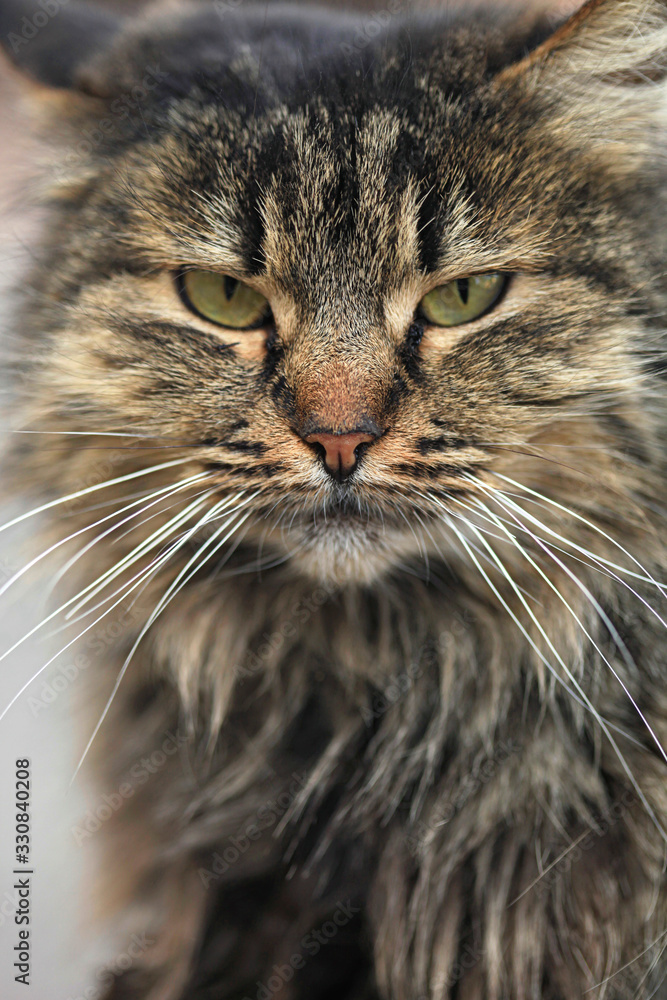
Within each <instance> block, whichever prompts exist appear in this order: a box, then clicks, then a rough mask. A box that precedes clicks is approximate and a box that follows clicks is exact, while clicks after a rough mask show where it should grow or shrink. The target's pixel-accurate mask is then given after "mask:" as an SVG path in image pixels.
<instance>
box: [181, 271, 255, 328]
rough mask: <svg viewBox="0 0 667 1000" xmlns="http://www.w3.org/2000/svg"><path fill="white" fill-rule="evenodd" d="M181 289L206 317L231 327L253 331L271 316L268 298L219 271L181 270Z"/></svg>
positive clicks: (191, 305)
mask: <svg viewBox="0 0 667 1000" xmlns="http://www.w3.org/2000/svg"><path fill="white" fill-rule="evenodd" d="M177 283H178V290H179V292H180V295H181V298H182V299H183V301H184V302H185V304H186V306H188V308H189V309H191V310H192V312H194V313H196V314H197V315H198V316H201V317H203V319H207V320H209V321H210V322H211V323H217V324H218V325H219V326H226V327H229V328H231V329H232V330H253V329H256V328H257V327H260V326H264V324H265V323H266V322H267V320H269V319H270V318H271V307H270V306H269V303H268V300H267V299H266V298H265V297H264V296H263V295H261V294H260V293H259V292H256V291H255V289H254V288H251V287H250V285H246V284H244V282H242V281H237V279H236V278H230V276H229V275H228V274H219V273H218V272H216V271H198V270H192V271H181V273H180V274H179V275H178V278H177Z"/></svg>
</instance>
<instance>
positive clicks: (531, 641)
mask: <svg viewBox="0 0 667 1000" xmlns="http://www.w3.org/2000/svg"><path fill="white" fill-rule="evenodd" d="M434 499H435V498H434ZM450 527H451V529H452V530H453V531H454V532H456V534H457V535H458V537H459V539H460V541H461V543H462V545H463V546H464V548H465V549H466V550H467V551H468V554H469V556H470V558H471V559H472V560H473V562H474V563H475V565H476V567H477V569H478V570H479V572H480V573H481V574H482V576H483V578H484V580H485V581H486V583H487V585H488V586H489V587H490V588H491V590H492V592H493V593H494V594H495V596H496V597H497V599H498V600H499V601H500V603H501V605H502V606H503V607H504V608H505V610H506V611H507V613H508V614H509V615H510V617H511V618H512V620H513V621H514V623H515V624H516V625H517V626H518V628H519V630H520V631H521V633H522V635H523V636H524V638H525V639H526V640H527V641H528V643H529V644H530V646H531V648H532V649H533V650H534V652H535V653H536V654H537V656H538V657H539V658H540V660H541V661H542V662H543V663H544V665H545V666H546V667H547V668H548V669H549V670H550V671H551V672H552V674H553V675H554V676H555V677H556V678H558V672H557V671H555V670H554V668H553V666H552V664H550V663H549V661H548V660H547V659H546V657H545V656H544V654H543V653H542V651H541V650H540V648H539V647H538V646H537V644H536V643H535V641H534V639H533V638H532V636H531V635H530V634H529V632H528V631H527V629H526V628H525V626H524V625H523V623H522V622H521V621H520V619H519V618H518V617H517V615H516V614H515V613H514V611H512V609H511V608H510V606H509V604H508V603H507V601H506V600H505V598H504V597H503V596H502V594H501V593H500V591H499V590H498V588H497V587H496V586H495V584H494V583H493V581H492V580H491V579H490V577H489V576H488V574H487V573H486V572H485V570H484V569H483V567H482V566H481V564H480V563H479V561H478V560H477V559H476V558H475V556H474V555H473V552H472V550H471V548H470V546H469V545H468V542H467V540H466V539H465V536H464V535H463V534H462V532H460V531H459V530H458V528H456V526H455V525H454V524H451V522H450ZM469 527H470V528H471V530H473V531H474V532H476V533H477V529H476V527H475V525H474V524H472V523H470V524H469ZM478 537H480V540H481V541H482V542H484V543H485V540H484V539H483V536H482V535H481V533H479V536H478ZM485 544H487V547H488V548H489V549H490V550H491V554H492V555H493V556H494V557H495V559H496V561H497V564H498V567H499V569H500V570H501V572H502V573H503V575H504V576H505V578H506V579H507V581H508V583H509V584H510V586H511V587H512V588H513V590H514V592H515V593H516V594H517V597H518V598H519V600H520V601H521V603H522V605H523V607H524V608H525V610H526V611H527V613H528V615H529V616H530V617H531V620H532V621H533V622H534V624H535V626H536V627H537V629H538V631H539V632H540V634H541V635H542V636H543V638H544V639H545V641H546V642H547V644H548V646H549V648H550V649H551V650H552V651H553V652H554V654H555V656H556V659H557V660H558V662H559V663H560V665H561V666H562V668H563V670H564V671H565V673H566V674H567V676H568V678H569V680H570V682H571V683H572V684H573V685H574V686H575V688H576V689H577V691H578V692H579V693H580V695H581V697H582V698H583V699H584V700H585V702H586V705H587V706H588V708H589V710H590V712H591V714H592V715H593V717H594V718H595V720H596V721H597V723H598V725H599V726H600V728H601V729H602V731H603V732H604V733H605V735H606V737H607V739H608V740H609V742H610V744H611V746H612V747H613V749H614V752H615V753H616V755H617V757H618V759H619V761H620V763H621V766H622V768H623V770H624V771H625V773H626V775H627V777H628V779H629V781H630V782H631V784H632V786H633V788H634V789H635V791H636V792H637V795H638V797H639V799H640V801H641V802H642V805H643V806H644V808H645V809H646V811H647V814H648V815H649V816H650V817H651V819H652V820H653V822H654V824H655V826H656V829H657V830H658V831H659V832H660V834H661V836H662V837H663V838H664V839H665V840H666V841H667V833H666V832H665V831H664V830H663V828H662V826H661V825H660V823H659V821H658V819H657V817H656V816H655V813H654V812H653V809H652V808H651V806H650V804H649V802H648V800H647V799H646V796H645V795H644V793H643V792H642V790H641V788H640V787H639V784H638V783H637V780H636V778H635V776H634V775H633V773H632V771H631V770H630V768H629V766H628V764H627V761H626V760H625V758H624V756H623V754H622V753H621V751H620V749H619V747H618V744H617V743H616V741H615V739H614V737H613V736H612V735H611V732H610V730H609V727H608V726H607V724H606V722H605V721H604V719H603V718H602V716H601V715H600V713H599V712H598V711H597V709H596V708H595V706H594V705H593V702H592V701H591V700H590V698H589V697H588V695H587V694H586V692H585V690H584V689H583V688H582V687H581V685H580V684H579V682H578V681H577V679H576V677H575V676H574V674H573V673H572V671H571V670H570V668H569V667H568V666H567V664H566V662H565V660H564V659H563V657H562V656H560V654H559V653H558V651H557V649H556V648H555V646H554V644H553V643H552V641H551V639H550V638H549V637H548V635H547V634H546V632H545V631H544V628H543V627H542V625H541V624H540V622H539V621H538V620H537V618H536V617H535V615H534V614H533V611H532V609H531V608H530V607H529V605H528V604H527V602H526V601H525V599H524V597H523V595H522V594H521V592H520V590H519V588H518V587H517V586H516V584H515V582H514V580H513V579H512V577H511V576H510V574H509V573H508V572H507V570H506V569H505V567H504V566H503V564H502V562H501V561H500V560H499V559H498V557H497V555H496V553H495V552H494V551H493V550H492V549H491V547H490V546H488V543H485ZM515 544H516V546H517V548H518V549H519V551H520V552H521V553H522V554H523V555H524V557H525V558H526V559H527V560H528V562H529V563H530V564H531V565H532V566H533V568H534V569H536V570H537V572H538V573H539V574H540V575H541V576H543V578H544V579H545V581H546V582H547V583H549V582H550V581H549V580H548V577H547V576H546V574H544V573H543V571H542V570H541V569H540V567H539V566H538V565H537V564H536V563H535V561H534V560H533V559H531V557H530V555H529V554H528V553H527V552H526V551H525V550H524V549H523V547H522V546H520V545H519V543H518V542H516V540H515ZM557 593H558V596H559V597H560V598H561V599H562V600H563V601H565V599H564V598H563V597H562V595H561V594H560V592H559V591H557ZM566 606H567V604H566Z"/></svg>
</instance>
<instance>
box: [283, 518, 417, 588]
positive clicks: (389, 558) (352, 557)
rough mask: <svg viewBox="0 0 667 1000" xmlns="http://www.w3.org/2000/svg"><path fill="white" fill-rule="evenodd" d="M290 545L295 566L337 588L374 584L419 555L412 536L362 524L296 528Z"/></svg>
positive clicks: (309, 575) (351, 523) (347, 523)
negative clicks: (348, 584)
mask: <svg viewBox="0 0 667 1000" xmlns="http://www.w3.org/2000/svg"><path fill="white" fill-rule="evenodd" d="M286 541H287V539H286ZM288 542H289V551H290V555H291V562H292V563H293V565H294V566H295V567H296V568H297V569H298V570H299V571H300V572H301V573H303V574H304V575H305V576H308V577H310V578H311V579H313V580H317V581H318V582H320V583H326V584H329V585H334V586H336V585H341V584H345V583H361V584H370V583H373V582H374V581H375V580H377V579H378V578H379V577H381V576H383V575H384V574H385V573H387V572H388V571H390V570H391V569H393V568H394V566H395V565H396V563H397V562H400V561H401V560H402V559H404V558H406V557H410V556H414V555H417V554H418V553H419V549H418V547H417V544H416V541H415V538H414V536H413V535H412V533H411V532H401V531H396V530H392V529H386V530H385V529H384V528H382V527H378V526H375V525H368V524H364V523H363V522H359V521H330V522H329V523H327V524H324V523H321V524H319V525H318V526H317V527H313V528H310V529H305V530H304V529H303V528H294V529H293V530H291V531H290V532H289V538H288Z"/></svg>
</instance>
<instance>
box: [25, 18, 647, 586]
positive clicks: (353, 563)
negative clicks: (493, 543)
mask: <svg viewBox="0 0 667 1000" xmlns="http://www.w3.org/2000/svg"><path fill="white" fill-rule="evenodd" d="M389 22H390V23H389V26H388V27H385V28H383V30H382V33H381V35H380V36H379V37H377V38H376V39H375V40H373V41H372V42H371V41H368V42H367V43H365V44H363V45H360V43H359V31H360V27H361V26H363V24H364V21H363V19H361V18H356V19H355V18H353V17H351V16H350V15H338V16H337V17H336V16H334V15H333V14H322V13H312V12H308V11H307V10H302V9H292V8H288V9H283V10H281V11H279V12H278V11H272V13H271V15H270V16H267V18H266V19H263V18H262V17H261V16H260V14H259V13H258V12H257V11H254V10H251V11H250V12H249V13H245V14H244V13H240V14H238V15H234V16H231V17H230V16H228V17H227V20H226V21H225V20H224V19H223V20H222V21H221V20H220V17H219V16H218V14H216V13H215V12H214V11H206V12H203V13H201V12H200V13H197V14H188V15H184V16H183V17H181V18H176V19H175V20H174V21H173V22H169V23H168V24H167V25H166V26H164V25H163V26H161V27H160V28H159V29H158V28H157V26H153V27H149V28H148V29H146V28H142V29H141V31H140V32H139V33H137V32H134V33H132V32H130V33H129V35H128V36H127V37H122V38H121V40H120V42H119V41H116V43H115V44H114V46H112V50H111V54H107V55H103V56H101V57H98V59H97V61H94V62H93V63H92V64H91V66H90V67H88V68H87V69H86V70H85V71H84V72H83V73H81V74H80V77H81V80H82V81H83V83H82V86H84V87H85V88H86V89H88V90H89V91H95V92H96V94H97V97H96V98H94V99H93V98H90V100H91V101H93V100H94V101H95V115H94V116H92V117H91V110H90V107H84V108H83V110H82V111H81V112H78V111H77V118H76V125H75V127H76V129H78V130H79V135H80V134H82V133H81V131H80V130H81V129H82V128H84V129H85V130H86V131H84V133H83V134H84V135H85V136H87V137H88V138H87V139H86V140H85V142H86V143H87V146H90V147H91V149H90V150H89V149H88V148H87V147H84V146H83V144H82V143H81V141H80V142H79V146H81V147H82V148H84V152H83V153H81V154H77V155H75V156H74V158H73V159H72V154H71V153H70V154H69V156H70V161H69V173H68V180H67V183H66V184H65V185H64V187H63V189H64V191H65V194H64V195H63V196H62V200H61V204H60V209H59V212H60V220H61V222H60V224H59V231H58V239H57V246H56V245H55V244H54V246H53V250H52V253H53V257H52V262H51V267H50V269H49V273H48V274H47V275H46V276H44V277H42V278H41V279H40V281H41V291H42V294H43V296H44V297H45V299H46V301H47V302H48V303H49V307H48V308H46V307H45V306H43V305H42V307H41V311H40V312H39V322H41V323H42V324H43V323H44V322H45V321H46V322H47V325H48V327H49V329H50V334H49V338H48V346H47V347H46V352H47V355H48V357H47V358H46V360H45V361H44V363H43V365H40V366H39V368H38V370H37V371H36V372H35V373H34V375H33V377H34V378H35V379H36V380H37V382H38V384H40V385H42V386H44V387H45V392H44V395H43V396H42V397H41V399H40V404H39V406H40V410H41V412H40V417H39V419H41V420H44V419H45V417H46V418H49V419H54V420H57V422H58V426H65V427H71V428H72V429H78V430H84V431H85V432H86V433H95V432H100V433H109V432H110V431H117V430H125V431H127V432H136V433H137V434H139V435H142V436H143V437H145V438H148V439H149V441H150V442H152V443H153V444H154V446H155V450H154V452H151V453H150V454H151V461H153V460H154V461H159V460H160V456H164V454H165V452H164V449H171V451H169V452H167V457H169V455H172V454H178V455H181V454H182V455H183V456H184V457H185V458H187V459H188V463H187V464H186V465H184V466H183V469H182V470H179V472H178V474H179V475H183V476H186V475H193V474H196V473H197V472H198V471H200V470H201V471H204V472H206V473H211V474H212V475H213V476H214V482H215V484H216V487H218V488H219V494H218V493H216V495H215V496H214V497H213V498H212V500H211V503H213V502H216V501H217V499H218V496H219V495H223V496H224V495H231V494H233V495H237V494H238V495H241V496H243V498H244V500H245V501H247V503H248V508H247V510H248V517H247V520H246V522H245V527H244V531H245V535H244V538H245V543H246V544H250V545H255V546H256V545H258V544H260V543H261V544H262V546H266V547H267V548H268V550H275V551H276V552H277V553H278V555H279V557H281V558H288V559H289V560H291V561H292V563H293V564H294V565H295V567H297V568H298V569H299V571H303V572H306V573H308V574H309V575H313V576H317V577H319V578H325V579H335V580H337V581H346V580H354V581H357V582H359V581H361V582H364V581H370V580H372V579H374V578H376V577H377V576H378V575H380V574H382V573H385V572H387V571H390V570H392V569H394V568H396V567H397V566H399V565H403V564H405V563H406V562H411V561H415V560H419V559H421V557H422V554H423V552H424V550H428V552H429V553H430V554H431V555H434V554H438V553H440V554H443V553H444V554H445V556H446V555H447V554H448V552H449V550H450V549H451V546H452V541H451V538H452V536H451V531H449V530H448V528H447V524H446V523H445V520H446V518H447V517H448V518H449V523H450V524H451V518H452V517H454V518H455V517H456V516H457V513H458V514H464V513H465V511H466V510H467V511H468V513H469V512H470V505H471V504H474V503H475V502H476V500H477V499H479V498H482V499H484V498H485V497H486V496H488V492H486V491H488V490H489V489H492V488H493V486H494V484H495V485H496V486H497V485H498V484H499V482H500V480H499V479H498V477H499V476H505V475H507V476H510V477H512V476H520V477H521V480H522V483H523V484H524V485H528V486H529V487H533V488H535V489H538V490H539V491H544V490H545V489H546V490H548V491H549V493H550V495H552V496H553V495H554V489H555V491H556V494H557V497H558V499H559V500H561V501H563V502H564V503H571V502H572V499H573V497H574V496H575V495H577V497H578V502H579V503H581V504H583V505H584V506H585V503H586V499H585V494H586V487H587V486H588V483H589V478H588V477H589V475H590V466H589V460H590V456H591V455H592V454H594V453H596V451H597V452H599V453H600V455H599V456H597V455H596V459H595V461H596V463H597V465H596V483H595V485H596V490H595V491H593V492H594V494H595V495H594V496H593V493H590V491H589V498H588V499H589V501H590V502H589V506H593V505H594V504H599V503H600V490H601V489H603V487H604V484H606V485H607V486H608V488H609V489H610V490H618V489H619V488H620V489H621V490H623V489H624V486H623V482H622V480H623V476H626V475H628V476H630V475H632V476H636V475H643V474H644V472H643V470H644V467H645V466H646V463H647V455H648V454H649V453H650V451H651V447H652V439H651V427H650V420H649V419H648V417H647V415H646V413H644V412H642V409H643V406H644V400H645V397H644V395H643V393H644V386H645V382H644V381H642V380H644V379H645V358H644V357H642V355H641V350H640V349H639V345H641V343H642V338H645V337H646V334H647V330H648V329H649V328H650V325H651V320H650V317H651V315H652V314H653V313H654V311H655V302H656V295H659V294H661V293H660V290H659V288H658V284H659V283H657V282H656V279H657V268H656V259H657V258H659V253H658V250H657V239H658V237H657V236H656V232H655V229H656V219H655V217H651V216H650V215H649V216H647V213H646V205H647V204H650V203H651V202H654V203H655V204H656V205H657V203H658V201H659V198H660V196H659V195H658V191H659V186H660V183H659V176H658V172H657V170H654V169H653V167H652V166H651V163H652V159H651V157H652V153H653V147H651V146H650V143H649V139H648V138H647V137H648V134H649V133H650V130H651V127H652V126H651V125H648V124H647V122H649V120H650V121H653V119H652V118H651V116H652V115H653V114H654V113H655V108H654V106H653V104H651V105H650V107H649V106H648V104H647V106H646V107H644V105H643V104H642V101H649V102H650V101H655V98H654V97H653V91H651V96H650V98H645V97H644V96H643V88H640V87H638V86H632V85H631V81H629V80H623V79H620V78H619V81H617V83H616V85H614V86H612V84H611V83H609V82H607V83H600V79H602V74H600V79H598V80H596V81H594V82H593V81H590V80H589V85H590V87H591V100H590V108H585V107H582V100H583V98H582V93H583V86H584V85H583V83H582V80H581V75H580V76H577V71H576V66H575V67H574V68H572V67H570V73H571V76H570V77H569V78H568V77H567V76H566V75H565V70H564V68H563V67H559V66H558V65H557V64H558V51H557V49H556V51H551V50H548V51H546V50H545V51H544V52H543V53H542V55H541V56H540V55H539V50H538V56H537V57H536V56H535V55H534V54H533V56H532V57H531V56H529V57H527V59H526V60H524V62H523V63H521V62H520V61H518V55H519V54H520V53H522V52H523V51H524V50H525V51H528V50H529V48H530V46H531V45H532V51H533V53H535V48H534V45H535V42H534V39H533V37H532V35H530V33H528V34H526V32H525V31H524V33H523V34H519V35H517V30H518V29H515V30H513V31H510V30H509V29H506V30H505V33H503V31H501V30H500V29H499V28H497V27H494V28H489V27H488V18H487V20H486V22H485V23H486V24H487V27H485V28H482V24H481V22H478V21H477V20H473V22H472V23H468V24H467V23H466V22H465V20H462V19H461V17H460V15H457V16H455V17H452V16H448V17H445V16H443V15H440V16H433V15H429V16H428V17H424V18H422V19H420V18H415V19H413V20H412V21H411V22H410V23H409V24H408V23H407V22H406V21H404V20H403V19H402V18H401V17H400V16H398V14H396V15H395V16H392V18H390V19H389ZM593 22H595V19H594V18H593ZM593 26H594V27H595V23H593ZM535 30H537V29H535ZM529 41H530V45H529ZM550 44H553V43H551V42H550V40H547V42H545V43H544V45H546V46H547V47H548V46H549V45H550ZM462 52H464V53H465V54H464V55H461V53H462ZM626 55H627V54H626ZM567 58H568V59H569V60H570V62H571V53H569V54H568V56H567ZM623 58H624V56H623V54H622V53H621V54H620V55H619V56H618V60H620V61H619V62H618V68H619V69H622V68H627V67H626V63H627V62H628V59H627V58H626V61H625V62H623ZM531 59H532V60H533V61H534V63H535V64H539V63H540V60H541V61H542V65H540V66H539V74H538V76H535V72H536V71H535V70H534V65H533V62H531ZM635 61H636V60H635ZM554 63H555V64H556V68H554ZM146 65H149V66H150V67H152V68H151V74H152V75H151V78H150V84H148V83H147V82H146V80H147V76H146ZM545 67H550V68H545ZM586 73H587V74H588V75H589V76H590V71H589V69H588V68H587V69H586ZM142 74H143V76H142ZM112 81H113V83H112ZM141 81H143V84H142V83H141ZM557 83H560V84H561V85H563V83H564V85H565V86H566V87H568V88H569V92H568V93H566V94H565V95H564V94H563V93H562V92H559V89H558V86H557ZM141 86H143V90H144V93H143V95H142V98H141V105H140V106H139V107H134V108H133V107H132V99H133V98H132V94H133V93H135V94H136V92H137V88H141ZM603 87H606V88H607V90H608V91H609V92H610V93H609V94H607V95H604V94H602V92H601V88H603ZM656 89H657V88H654V90H656ZM640 90H641V94H640ZM593 91H594V93H592V92H593ZM119 95H120V96H119ZM128 95H130V96H129V97H128ZM603 97H604V98H605V102H604V103H603V102H602V99H603ZM629 102H631V103H632V105H633V107H632V111H631V112H630V110H629V108H628V104H629ZM84 103H85V102H84ZM602 108H604V109H605V110H604V114H603V112H602V110H601V109H602ZM601 120H602V124H600V121H601ZM84 122H85V125H84V124H82V123H84ZM592 122H597V124H591V123H592ZM75 148H76V147H75ZM638 186H641V191H639V190H638ZM480 289H481V291H480ZM471 295H473V296H479V298H478V299H477V298H474V297H473V299H471V298H470V296H471ZM235 310H236V311H235ZM72 358H75V359H76V364H75V366H74V367H72V364H71V359H72ZM630 446H632V448H633V449H634V450H633V455H634V458H633V459H632V461H630V462H628V461H627V460H626V457H625V456H626V455H627V452H628V448H629V447H630ZM147 447H148V446H147ZM161 449H162V450H161ZM619 454H623V455H624V457H623V458H621V459H620V461H619V460H617V456H618V455H619ZM128 461H130V458H129V457H128ZM132 461H135V462H136V455H134V456H132ZM633 463H634V464H635V465H638V466H639V470H640V471H639V472H637V470H636V469H633V467H632V466H633ZM73 482H74V480H73ZM601 484H602V485H601Z"/></svg>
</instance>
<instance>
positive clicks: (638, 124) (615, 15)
mask: <svg viewBox="0 0 667 1000" xmlns="http://www.w3.org/2000/svg"><path fill="white" fill-rule="evenodd" d="M666 79H667V0H588V2H587V3H585V4H584V5H583V6H582V7H581V8H580V9H579V10H578V11H577V12H576V13H575V14H573V15H572V17H570V18H569V20H567V21H566V22H565V23H564V24H563V25H561V27H560V28H558V29H557V30H556V31H555V32H554V33H553V34H552V35H551V36H550V37H549V38H547V39H546V41H543V42H542V44H541V45H539V46H538V47H537V48H536V49H534V50H533V51H532V52H531V53H530V54H529V55H527V56H525V57H524V58H522V59H521V60H520V61H519V62H516V63H514V64H513V65H510V66H508V67H506V68H505V69H503V70H501V72H500V73H499V74H498V75H497V76H496V78H495V86H497V87H498V88H500V89H502V90H503V91H504V92H505V93H506V94H508V95H510V99H511V101H512V103H513V104H514V105H515V106H520V105H521V103H522V101H523V100H525V98H526V97H528V98H529V99H530V100H531V101H535V102H537V105H538V106H541V108H542V110H543V112H544V114H545V116H547V117H548V118H549V121H550V124H551V129H552V131H553V132H555V133H556V134H560V135H561V136H562V137H563V140H564V141H565V142H566V143H568V144H570V143H572V141H574V143H575V144H576V146H577V147H578V148H579V149H581V151H582V152H587V153H589V154H590V155H592V156H594V157H597V158H601V159H602V160H603V161H604V163H605V167H606V169H607V170H608V171H614V172H616V173H617V174H618V175H619V177H621V178H626V177H627V176H628V175H629V174H632V173H633V172H634V171H635V170H636V169H637V168H638V167H640V166H642V165H643V164H645V163H646V162H647V161H648V160H650V161H651V162H657V159H656V153H659V158H660V162H662V155H663V154H664V148H663V147H664V138H663V137H664V135H665V124H666V123H667V87H666V86H665V80H666ZM660 151H662V152H660Z"/></svg>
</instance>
